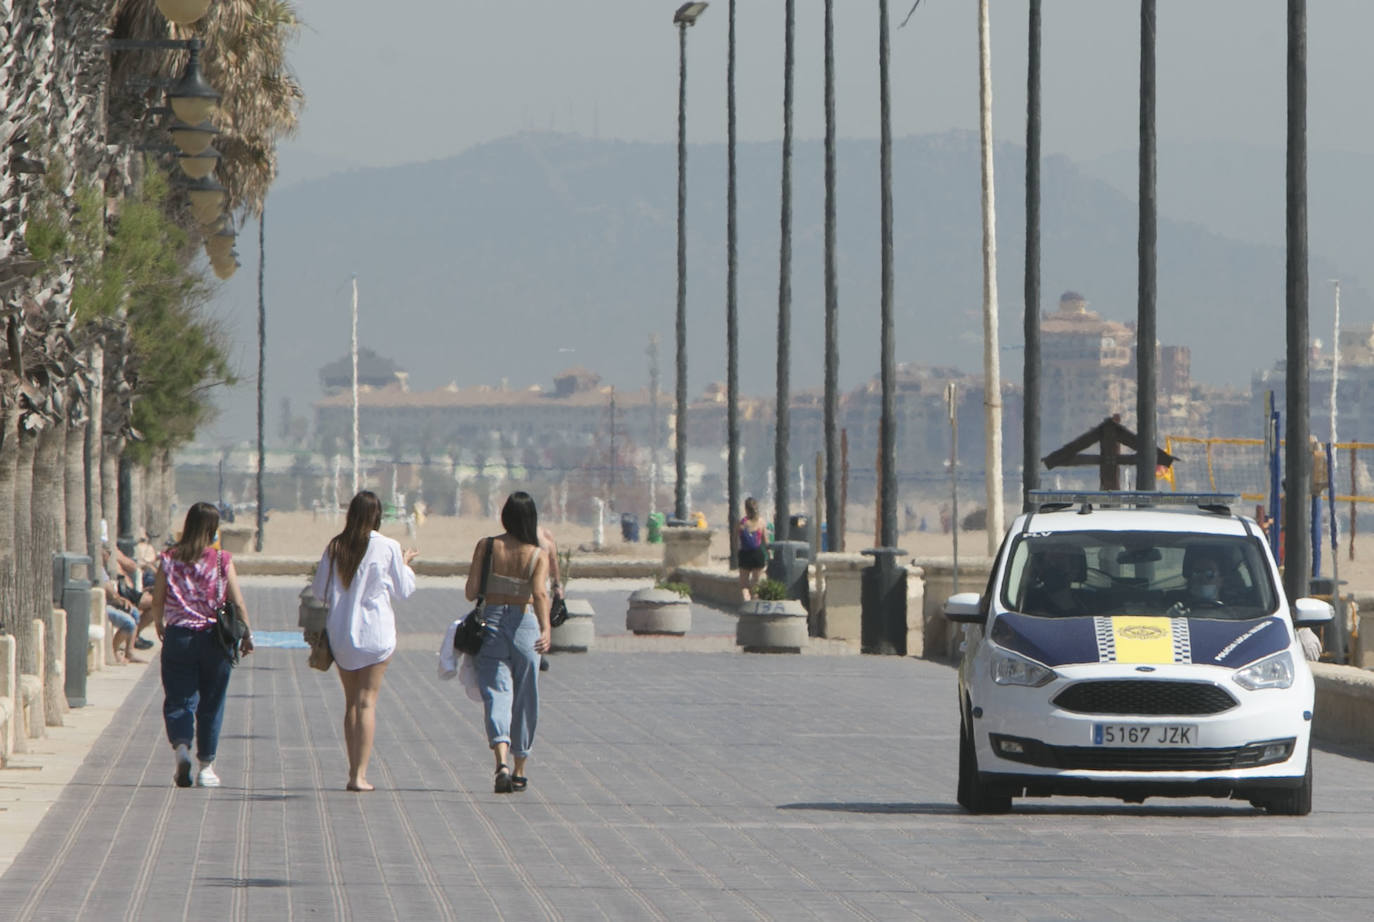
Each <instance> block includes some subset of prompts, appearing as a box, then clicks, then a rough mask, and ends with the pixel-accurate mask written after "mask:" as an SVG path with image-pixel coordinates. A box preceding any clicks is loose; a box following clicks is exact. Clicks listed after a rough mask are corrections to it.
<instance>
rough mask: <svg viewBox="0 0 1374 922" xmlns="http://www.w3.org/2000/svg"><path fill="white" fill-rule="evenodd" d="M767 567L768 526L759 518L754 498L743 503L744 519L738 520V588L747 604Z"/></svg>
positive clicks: (756, 502) (756, 589)
mask: <svg viewBox="0 0 1374 922" xmlns="http://www.w3.org/2000/svg"><path fill="white" fill-rule="evenodd" d="M766 566H768V526H767V524H766V523H765V522H764V521H763V519H762V518H761V517H760V516H759V504H758V501H757V500H755V499H754V497H752V496H751V497H749V498H748V499H746V500H745V501H744V518H742V519H740V520H739V588H740V593H741V594H742V595H743V596H744V601H746V602H748V601H749V600H750V599H752V598H753V597H754V593H755V592H757V591H758V587H759V580H761V579H763V568H764V567H766Z"/></svg>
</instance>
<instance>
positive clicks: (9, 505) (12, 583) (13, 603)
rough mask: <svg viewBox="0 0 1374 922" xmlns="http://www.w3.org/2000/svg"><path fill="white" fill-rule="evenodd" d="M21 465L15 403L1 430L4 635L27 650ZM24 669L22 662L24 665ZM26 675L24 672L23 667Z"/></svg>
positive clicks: (0, 615)
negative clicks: (18, 489) (19, 519)
mask: <svg viewBox="0 0 1374 922" xmlns="http://www.w3.org/2000/svg"><path fill="white" fill-rule="evenodd" d="M18 463H19V408H18V406H17V405H16V404H15V403H14V402H13V401H11V402H10V403H9V404H8V405H7V406H6V407H5V409H4V413H3V429H0V632H3V633H6V634H12V635H14V637H15V638H17V639H18V641H19V649H20V650H23V649H24V640H25V638H27V637H28V635H29V632H30V631H31V630H32V628H31V626H30V625H29V623H28V619H27V618H21V617H18V613H19V612H21V611H23V610H24V609H23V606H22V605H21V602H20V598H19V585H18V581H17V578H16V569H17V568H16V566H15V548H16V547H17V546H18V545H17V544H16V539H17V535H16V534H15V527H14V524H15V523H14V501H15V485H14V480H15V473H16V469H17V467H18ZM20 665H21V667H22V663H21V664H20ZM20 671H21V672H22V671H23V669H22V668H21V669H20Z"/></svg>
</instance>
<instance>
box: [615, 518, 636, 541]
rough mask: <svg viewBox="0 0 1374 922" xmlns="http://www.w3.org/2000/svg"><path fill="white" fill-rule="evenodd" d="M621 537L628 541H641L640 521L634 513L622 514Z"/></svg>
mask: <svg viewBox="0 0 1374 922" xmlns="http://www.w3.org/2000/svg"><path fill="white" fill-rule="evenodd" d="M620 537H621V538H623V539H624V540H626V541H638V540H639V519H637V518H635V514H634V513H633V512H622V513H620Z"/></svg>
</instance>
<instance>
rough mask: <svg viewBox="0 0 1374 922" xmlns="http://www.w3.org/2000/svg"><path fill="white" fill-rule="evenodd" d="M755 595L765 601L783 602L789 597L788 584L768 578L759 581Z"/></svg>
mask: <svg viewBox="0 0 1374 922" xmlns="http://www.w3.org/2000/svg"><path fill="white" fill-rule="evenodd" d="M754 597H755V598H757V599H760V600H762V601H764V602H781V601H783V600H784V599H786V598H787V586H786V585H784V584H783V583H782V582H780V581H779V580H776V579H766V580H764V581H763V582H761V583H759V585H758V588H757V589H755V591H754Z"/></svg>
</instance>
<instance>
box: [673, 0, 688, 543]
mask: <svg viewBox="0 0 1374 922" xmlns="http://www.w3.org/2000/svg"><path fill="white" fill-rule="evenodd" d="M677 29H678V46H677V47H678V66H677V424H676V427H675V430H674V431H675V435H674V438H673V445H674V452H675V460H676V470H677V478H676V483H675V484H674V487H673V515H674V516H676V517H677V518H678V519H679V520H680V521H686V520H687V23H686V22H680V23H678V27H677Z"/></svg>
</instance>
